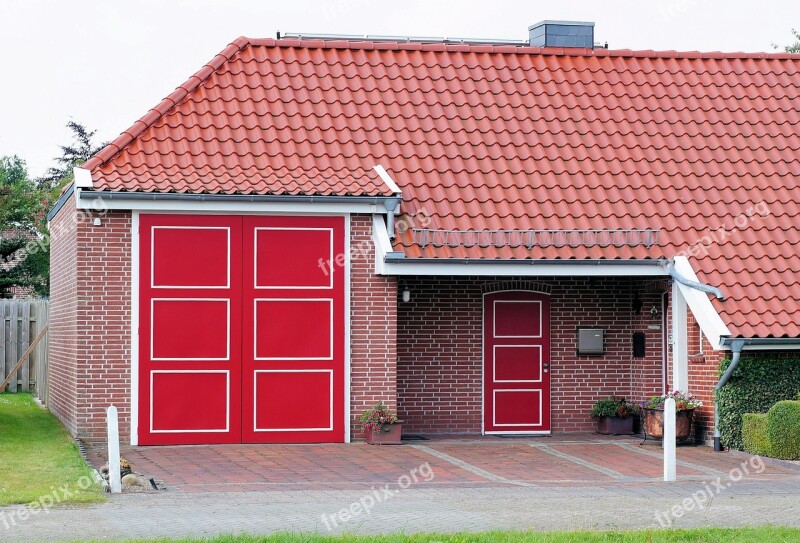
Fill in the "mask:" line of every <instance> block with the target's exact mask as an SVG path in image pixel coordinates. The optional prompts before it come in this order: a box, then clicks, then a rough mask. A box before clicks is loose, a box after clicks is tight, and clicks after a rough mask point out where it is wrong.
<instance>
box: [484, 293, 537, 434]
mask: <svg viewBox="0 0 800 543" xmlns="http://www.w3.org/2000/svg"><path fill="white" fill-rule="evenodd" d="M483 329H484V332H483V333H484V338H483V339H484V372H483V375H484V431H485V432H487V433H525V432H548V431H549V430H550V369H549V366H550V300H549V297H548V296H546V295H544V294H539V293H532V292H523V291H520V292H516V291H510V292H497V293H491V294H487V295H485V296H484V326H483Z"/></svg>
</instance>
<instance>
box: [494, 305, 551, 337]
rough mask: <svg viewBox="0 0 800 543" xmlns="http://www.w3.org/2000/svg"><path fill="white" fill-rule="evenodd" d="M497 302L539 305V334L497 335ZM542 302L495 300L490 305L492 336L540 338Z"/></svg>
mask: <svg viewBox="0 0 800 543" xmlns="http://www.w3.org/2000/svg"><path fill="white" fill-rule="evenodd" d="M497 304H536V305H538V306H539V334H537V335H535V336H498V335H497ZM543 317H544V315H543V311H542V302H541V301H540V300H495V301H494V303H493V307H492V337H494V338H501V339H503V338H521V339H540V338H541V337H542V324H543V322H544V321H543Z"/></svg>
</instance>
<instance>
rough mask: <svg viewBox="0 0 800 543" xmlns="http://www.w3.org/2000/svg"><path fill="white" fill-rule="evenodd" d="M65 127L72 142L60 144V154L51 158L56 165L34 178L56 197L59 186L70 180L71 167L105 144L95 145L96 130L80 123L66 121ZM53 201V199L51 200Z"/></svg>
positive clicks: (86, 158) (84, 160)
mask: <svg viewBox="0 0 800 543" xmlns="http://www.w3.org/2000/svg"><path fill="white" fill-rule="evenodd" d="M67 128H69V129H70V132H72V142H71V143H70V144H68V145H60V146H59V147H60V148H61V156H58V157H55V158H54V159H53V160H54V161H55V163H56V165H55V166H52V167H50V168H48V169H47V172H45V174H44V175H43V176H42V177H40V178H39V179H37V180H36V183H37V185H38V186H39V188H40V189H41V190H43V191H45V192H47V193H49V194H50V195H51V198H52V197H53V196H55V198H56V199H57V198H58V194H59V193H60V191H61V188H62V187H63V186H64V185H66V184H67V183H69V182H70V181H72V168H74V167H75V166H79V165H81V164H83V163H84V162H86V161H87V160H89V159H90V158H91V157H92V155H94V154H95V153H97V152H98V151H99V150H100V149H102V148H103V147H105V146H106V144H105V143H101V144H99V145H96V144H95V143H94V141H93V139H94V136H95V134H96V133H97V130H89V129H88V128H86V127H85V126H83V125H82V124H81V123H78V122H75V121H69V122H67ZM52 201H53V202H55V199H53V200H52Z"/></svg>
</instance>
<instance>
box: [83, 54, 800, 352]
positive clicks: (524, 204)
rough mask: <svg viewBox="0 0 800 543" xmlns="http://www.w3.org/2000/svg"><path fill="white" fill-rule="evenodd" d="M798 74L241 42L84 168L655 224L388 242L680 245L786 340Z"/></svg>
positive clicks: (438, 222) (535, 252)
mask: <svg viewBox="0 0 800 543" xmlns="http://www.w3.org/2000/svg"><path fill="white" fill-rule="evenodd" d="M798 76H800V56H797V55H787V54H743V53H734V54H726V53H718V52H712V53H697V52H690V53H685V52H682V53H678V52H675V51H665V52H653V51H608V50H603V49H600V50H584V49H563V50H562V49H540V48H535V47H515V46H491V45H474V46H467V45H444V44H435V43H426V44H421V43H385V42H374V43H373V42H348V41H344V40H336V41H324V40H298V39H283V40H278V41H276V40H273V39H262V40H248V39H247V38H239V39H237V40H236V41H234V43H232V44H231V45H229V46H228V47H227V48H226V49H225V50H223V51H222V52H221V53H220V54H219V55H217V56H216V57H215V58H214V59H212V61H211V62H209V63H208V64H207V65H206V66H204V67H203V68H202V69H201V70H200V71H198V72H197V74H195V75H194V76H192V77H191V78H190V79H189V80H188V81H187V82H186V83H185V84H183V85H181V86H180V87H178V89H176V90H175V91H174V92H173V93H172V94H170V96H168V97H167V98H165V99H164V101H162V102H161V103H160V104H159V105H157V106H156V107H155V108H153V109H152V110H151V111H150V112H148V113H147V114H146V115H145V116H144V117H143V118H142V119H141V120H140V121H137V123H135V124H134V125H133V127H131V129H129V130H127V131H126V132H123V133H122V134H121V135H120V136H119V137H118V138H117V139H116V140H114V141H113V142H112V143H111V144H110V145H109V146H108V147H106V148H105V149H103V150H102V151H101V152H100V153H98V154H97V155H96V156H95V157H93V158H92V159H91V160H90V161H89V162H87V163H86V165H85V167H87V168H89V169H90V170H91V171H92V176H93V179H94V182H95V188H96V189H99V190H128V191H131V190H140V191H172V192H209V193H237V192H239V193H245V194H253V193H274V194H321V195H325V194H347V195H388V194H389V192H388V188H387V187H386V186H385V185H384V184H383V182H382V181H381V180H380V178H379V177H378V176H377V175H376V174H375V172H374V171H372V170H371V167H372V166H373V165H375V164H382V165H383V166H384V167H386V168H387V170H389V171H390V172H391V174H392V176H393V177H394V179H395V180H396V181H397V183H398V184H399V185H400V187H401V188H402V189H403V197H404V204H403V208H402V209H403V211H404V212H405V213H408V214H416V213H418V212H420V211H423V210H424V211H425V213H426V214H427V215H428V216H430V219H431V223H432V224H431V228H437V229H462V230H486V229H514V230H519V229H592V228H597V229H622V228H640V229H657V230H659V231H660V232H659V236H658V243H657V245H654V246H651V247H645V246H636V247H572V248H570V247H555V246H550V247H533V248H531V249H527V248H525V247H503V248H490V247H479V246H473V247H447V246H445V247H434V246H432V245H427V246H424V247H423V246H419V245H417V244H415V242H414V238H413V232H412V231H407V232H404V233H401V234H399V235H398V237H397V240H396V242H395V249H396V250H400V251H404V252H405V253H406V255H407V257H409V258H415V257H436V258H449V257H458V258H484V259H486V258H591V259H595V258H621V259H630V258H660V257H672V256H674V255H676V254H678V253H679V252H682V251H683V252H686V251H690V254H691V255H692V256H691V257H690V259H691V262H692V265H693V266H694V268H695V269H696V270H697V272H698V275H699V277H700V279H701V280H702V281H707V282H710V283H712V284H715V285H719V286H721V287H722V288H723V290H724V291H725V292H726V293H727V295H728V298H727V299H726V300H725V301H722V302H720V301H717V300H714V301H713V303H714V305H715V306H716V308H717V309H718V310H719V312H720V314H721V315H722V317H723V320H724V321H725V322H726V323H727V324H728V325H729V327H730V328H731V329H732V331H733V333H734V334H735V335H741V336H764V337H766V336H784V335H786V336H791V337H800V324H797V323H800V279H797V278H796V276H795V272H796V271H797V270H799V269H800V255H799V254H798V249H797V247H798V246H799V245H800V206H799V205H798V202H800V182H799V181H798V178H800V80H798ZM756 206H761V207H760V208H756ZM754 208H756V209H760V210H761V211H762V212H759V213H753V212H752V210H753V209H754ZM763 208H765V209H766V211H765V210H764V209H763ZM748 209H749V210H750V212H749V213H748V212H747V210H748ZM763 211H765V212H763Z"/></svg>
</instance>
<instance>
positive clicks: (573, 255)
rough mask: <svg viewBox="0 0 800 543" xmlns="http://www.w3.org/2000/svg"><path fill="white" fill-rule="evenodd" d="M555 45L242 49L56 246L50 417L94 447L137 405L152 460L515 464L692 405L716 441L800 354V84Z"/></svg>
mask: <svg viewBox="0 0 800 543" xmlns="http://www.w3.org/2000/svg"><path fill="white" fill-rule="evenodd" d="M561 26H563V25H553V24H550V23H545V24H543V25H535V26H534V27H532V28H531V30H530V32H531V37H530V40H529V41H524V42H519V43H508V42H504V43H489V42H452V41H446V40H445V41H432V40H413V39H410V40H406V41H397V40H391V39H385V40H381V39H374V40H365V39H361V40H359V39H341V38H320V37H303V36H293V37H283V38H280V37H279V39H247V38H239V39H237V40H235V41H234V42H233V43H232V44H230V45H229V46H228V47H227V48H226V49H224V50H223V51H222V52H221V53H220V54H219V55H217V56H216V57H215V58H214V59H212V60H211V61H210V62H209V63H208V64H207V65H205V66H204V67H203V68H202V69H201V70H200V71H199V72H197V73H196V74H195V75H193V76H192V77H191V78H190V79H189V80H188V81H187V82H186V83H185V84H183V85H181V86H180V87H178V89H177V90H175V92H173V93H172V94H171V95H170V96H168V97H167V98H165V99H164V100H163V101H162V102H161V103H160V104H158V105H157V106H156V107H154V108H153V109H152V110H150V111H149V112H148V113H147V114H146V115H145V116H144V117H142V118H141V119H140V120H139V121H137V122H136V123H135V124H134V125H133V126H132V127H130V128H129V129H128V130H126V131H125V132H123V133H122V135H120V136H119V137H118V138H117V139H116V140H114V141H113V142H112V143H110V144H109V145H108V146H107V147H106V148H105V149H103V150H102V151H101V152H99V153H98V154H97V155H96V156H95V157H94V158H92V159H91V160H90V161H88V162H87V163H86V164H84V165H83V167H82V168H78V169H76V172H75V173H76V175H75V183H74V185H73V186H72V187H70V189H69V190H68V191H67V192H65V193H64V195H63V197H62V198H61V200H60V201H59V202H58V204H57V205H56V207H55V208H54V209H53V211H52V212H51V214H50V221H51V229H52V232H53V236H52V243H53V251H52V287H51V290H52V308H53V309H52V320H51V325H50V326H51V338H52V339H51V354H50V360H51V366H52V371H53V375H52V377H51V379H50V387H51V390H50V396H51V398H52V400H51V405H50V408H51V410H52V411H53V412H54V413H55V414H56V415H57V416H58V417H59V418H60V419H61V420H62V421H63V422H64V424H65V425H66V426H67V427H68V428H69V430H70V431H71V432H72V433H73V434H76V435H77V436H79V437H81V438H83V439H85V440H88V441H100V440H102V439H103V436H104V409H105V408H106V407H107V406H108V405H110V404H114V405H116V406H117V407H118V408H119V410H120V416H121V426H122V432H123V434H124V435H126V436H129V440H130V442H131V443H132V444H143V445H156V444H181V443H238V442H320V441H329V442H343V441H344V442H346V441H349V440H351V439H354V438H356V437H358V434H359V430H358V425H357V424H356V420H357V417H358V415H359V414H360V412H361V411H363V410H364V409H365V408H367V407H369V406H371V405H372V404H374V403H375V402H377V401H378V400H383V401H384V402H385V403H387V404H389V405H390V406H392V407H394V408H396V409H397V411H398V413H399V415H400V417H401V418H402V419H403V420H404V421H405V423H406V425H405V428H406V431H408V432H410V433H428V434H452V433H461V434H476V435H479V434H481V433H498V434H512V433H523V434H524V433H547V432H571V431H589V430H591V429H592V428H593V422H592V420H591V419H590V418H589V415H588V413H589V411H590V409H591V406H592V403H593V402H594V401H595V400H596V399H598V398H601V397H605V396H608V395H610V394H616V395H621V396H625V397H626V398H629V399H634V400H641V399H644V398H647V397H649V396H651V395H655V394H660V393H662V392H663V391H664V390H666V389H675V388H678V389H682V390H690V391H692V392H693V393H695V394H698V395H700V396H701V397H702V398H703V399H704V400H705V402H706V406H705V407H704V408H703V409H702V411H701V413H700V417H699V424H698V431H699V432H700V435H701V436H702V437H703V438H704V439H706V440H710V438H711V435H712V432H713V426H714V424H713V401H712V398H713V394H712V393H713V388H714V386H715V384H716V383H717V380H718V378H719V377H718V366H719V362H720V360H721V359H722V358H724V357H728V356H733V357H734V358H738V356H739V354H740V353H741V352H742V351H753V352H756V353H766V354H767V355H769V356H772V355H774V354H775V353H788V352H790V351H792V350H793V349H797V348H799V347H800V326H799V325H798V318H797V316H798V314H800V306H799V304H800V283H799V282H798V281H797V279H796V276H795V275H794V273H795V271H796V270H798V269H800V254H798V250H797V247H798V244H800V226H799V224H800V223H798V215H799V214H800V210H799V209H798V204H797V202H798V201H800V189H798V179H800V160H798V156H800V135H799V134H800V131H798V128H799V127H800V113H798V111H800V56H798V55H788V54H744V53H732V54H723V53H710V54H704V53H676V52H672V51H669V52H654V51H627V50H625V51H613V50H607V49H596V48H593V43H592V36H591V27H586V26H580V25H579V27H578V30H580V32H578V33H577V37H575V36H576V34H575V33H572V35H571V37H570V39H577V40H580V39H585V42H580V41H578V42H575V43H572V42H570V43H569V44H561V45H570V47H563V46H559V43H558V41H557V40H558V39H559V35H558V34H559V30H560V29H561ZM581 36H585V37H584V38H582V37H581ZM553 40H556V41H555V42H554V41H553ZM554 43H555V44H554ZM634 344H636V348H634Z"/></svg>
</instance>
